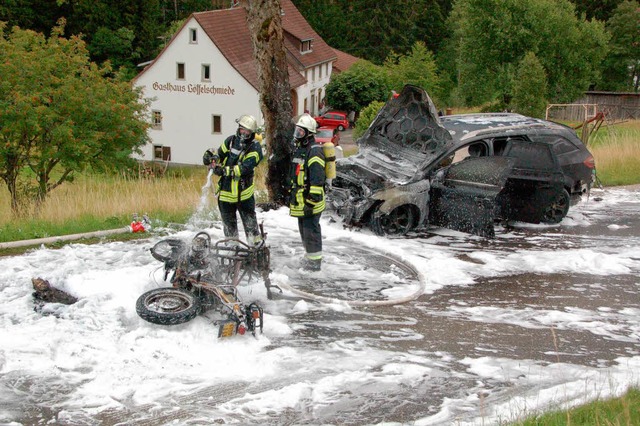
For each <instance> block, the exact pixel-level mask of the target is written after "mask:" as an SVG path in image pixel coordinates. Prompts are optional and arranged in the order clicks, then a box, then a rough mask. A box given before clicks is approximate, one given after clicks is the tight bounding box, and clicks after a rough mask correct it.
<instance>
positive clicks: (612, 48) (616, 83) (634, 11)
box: [599, 0, 640, 92]
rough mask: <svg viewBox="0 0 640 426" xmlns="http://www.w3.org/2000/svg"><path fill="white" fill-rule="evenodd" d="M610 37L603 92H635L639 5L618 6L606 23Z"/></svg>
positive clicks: (639, 64)
mask: <svg viewBox="0 0 640 426" xmlns="http://www.w3.org/2000/svg"><path fill="white" fill-rule="evenodd" d="M607 30H608V31H609V33H610V34H611V41H610V42H609V53H608V55H607V57H606V58H605V61H604V70H603V79H602V83H601V84H600V85H599V86H600V88H601V89H604V90H617V91H633V92H638V84H639V83H640V4H639V3H638V2H637V1H629V0H627V1H624V2H622V3H620V5H619V6H618V8H617V9H616V10H615V12H614V14H613V16H612V17H611V19H610V20H609V22H607Z"/></svg>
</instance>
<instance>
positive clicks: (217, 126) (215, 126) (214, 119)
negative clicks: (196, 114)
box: [211, 114, 222, 133]
mask: <svg viewBox="0 0 640 426" xmlns="http://www.w3.org/2000/svg"><path fill="white" fill-rule="evenodd" d="M211 133H222V116H220V115H215V114H213V115H212V116H211Z"/></svg>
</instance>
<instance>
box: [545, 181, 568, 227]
mask: <svg viewBox="0 0 640 426" xmlns="http://www.w3.org/2000/svg"><path fill="white" fill-rule="evenodd" d="M570 205H571V196H570V195H569V193H568V192H567V190H566V189H564V188H563V189H562V192H559V193H558V194H556V196H555V197H554V198H553V199H552V200H551V202H550V203H549V204H548V205H547V207H546V208H545V210H544V213H543V214H542V220H541V222H542V223H548V224H556V223H560V222H561V221H562V219H564V217H565V216H566V215H567V213H569V206H570Z"/></svg>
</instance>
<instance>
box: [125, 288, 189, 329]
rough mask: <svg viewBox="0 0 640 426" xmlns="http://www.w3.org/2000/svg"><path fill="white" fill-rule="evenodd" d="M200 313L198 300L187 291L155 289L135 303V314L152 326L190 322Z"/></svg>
mask: <svg viewBox="0 0 640 426" xmlns="http://www.w3.org/2000/svg"><path fill="white" fill-rule="evenodd" d="M199 311H200V299H198V298H197V297H196V296H195V295H194V294H193V293H191V292H190V291H187V290H183V289H180V288H174V287H164V288H155V289H153V290H150V291H148V292H146V293H144V294H143V295H142V296H140V297H139V298H138V301H137V302H136V312H137V313H138V315H139V316H140V318H142V319H143V320H145V321H149V322H151V323H154V324H163V325H175V324H182V323H185V322H187V321H191V320H192V319H194V318H195V317H196V315H198V312H199Z"/></svg>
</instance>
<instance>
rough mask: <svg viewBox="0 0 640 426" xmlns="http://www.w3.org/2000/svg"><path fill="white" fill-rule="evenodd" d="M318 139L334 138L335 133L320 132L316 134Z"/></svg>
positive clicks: (329, 131)
mask: <svg viewBox="0 0 640 426" xmlns="http://www.w3.org/2000/svg"><path fill="white" fill-rule="evenodd" d="M316 137H317V138H330V137H333V131H331V130H318V133H316Z"/></svg>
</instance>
